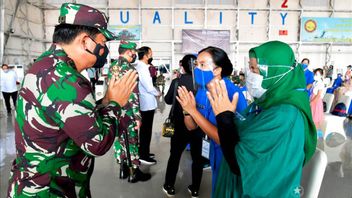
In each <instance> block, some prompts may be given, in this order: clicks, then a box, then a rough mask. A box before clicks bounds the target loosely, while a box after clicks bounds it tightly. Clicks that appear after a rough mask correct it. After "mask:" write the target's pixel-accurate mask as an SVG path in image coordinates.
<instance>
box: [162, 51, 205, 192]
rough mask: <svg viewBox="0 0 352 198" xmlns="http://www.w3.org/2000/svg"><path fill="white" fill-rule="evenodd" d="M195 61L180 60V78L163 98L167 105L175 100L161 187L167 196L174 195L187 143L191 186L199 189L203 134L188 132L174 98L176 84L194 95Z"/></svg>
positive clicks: (179, 106) (172, 83)
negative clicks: (190, 161) (169, 143)
mask: <svg viewBox="0 0 352 198" xmlns="http://www.w3.org/2000/svg"><path fill="white" fill-rule="evenodd" d="M196 60H197V57H196V56H194V55H186V56H184V57H183V59H182V60H181V62H182V64H181V67H180V69H181V73H182V74H181V76H180V78H176V79H174V80H173V81H172V82H171V85H170V88H169V91H168V92H167V94H166V96H165V102H166V103H167V104H169V105H171V104H172V102H173V100H175V107H174V111H173V118H172V121H173V123H174V125H175V133H174V135H173V136H172V137H171V149H170V157H169V161H168V163H167V168H166V174H165V183H164V185H163V191H164V192H165V193H166V195H168V196H173V195H175V186H174V185H175V181H176V175H177V171H178V168H179V164H180V159H181V155H182V153H183V151H184V150H185V148H186V146H187V144H188V143H190V145H191V156H192V184H191V186H192V187H193V188H194V189H199V187H200V183H201V181H202V174H203V161H202V156H201V152H202V137H203V132H202V131H201V130H199V129H196V130H192V131H190V130H188V129H187V127H186V125H185V122H184V115H183V111H182V107H181V105H180V103H179V102H178V101H177V100H176V98H174V93H175V91H177V87H176V82H177V85H178V86H185V87H186V88H187V90H190V91H192V92H193V93H195V88H194V87H193V78H192V70H193V68H192V66H193V65H194V62H195V61H196Z"/></svg>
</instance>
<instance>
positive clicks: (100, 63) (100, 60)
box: [86, 37, 109, 69]
mask: <svg viewBox="0 0 352 198" xmlns="http://www.w3.org/2000/svg"><path fill="white" fill-rule="evenodd" d="M89 38H90V39H92V38H91V37H89ZM92 41H93V42H94V43H95V44H96V45H95V48H94V51H93V52H91V51H89V50H88V49H86V51H87V52H88V53H90V54H92V55H94V56H95V57H96V58H97V60H96V61H95V63H94V65H93V66H92V67H93V68H96V69H100V68H102V67H103V66H104V64H105V63H106V61H107V60H106V57H107V56H108V54H109V48H108V47H107V46H106V45H105V46H102V45H101V44H99V43H97V42H95V40H94V39H92ZM101 49H104V53H103V54H102V55H99V52H100V50H101Z"/></svg>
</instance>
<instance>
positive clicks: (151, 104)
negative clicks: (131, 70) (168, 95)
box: [136, 61, 159, 111]
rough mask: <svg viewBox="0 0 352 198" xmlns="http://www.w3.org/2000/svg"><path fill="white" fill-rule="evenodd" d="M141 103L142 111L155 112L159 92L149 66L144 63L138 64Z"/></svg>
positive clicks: (139, 62)
mask: <svg viewBox="0 0 352 198" xmlns="http://www.w3.org/2000/svg"><path fill="white" fill-rule="evenodd" d="M136 70H137V72H138V78H139V83H138V88H139V103H140V110H141V111H150V110H154V109H156V107H157V101H156V98H155V97H156V96H158V95H159V92H158V91H157V90H156V89H155V87H154V86H153V79H152V77H151V76H150V73H149V66H148V65H147V64H145V63H144V62H142V61H138V62H137V66H136Z"/></svg>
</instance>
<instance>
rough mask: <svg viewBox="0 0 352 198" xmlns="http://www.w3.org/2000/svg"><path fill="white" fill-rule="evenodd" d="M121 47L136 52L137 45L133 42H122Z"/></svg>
mask: <svg viewBox="0 0 352 198" xmlns="http://www.w3.org/2000/svg"><path fill="white" fill-rule="evenodd" d="M120 47H121V48H124V49H132V50H136V47H137V44H136V43H134V42H131V41H124V40H122V41H121V42H120Z"/></svg>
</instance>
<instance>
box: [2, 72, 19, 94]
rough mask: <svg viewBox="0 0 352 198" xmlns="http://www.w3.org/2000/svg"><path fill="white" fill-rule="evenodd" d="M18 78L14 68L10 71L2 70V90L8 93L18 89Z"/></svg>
mask: <svg viewBox="0 0 352 198" xmlns="http://www.w3.org/2000/svg"><path fill="white" fill-rule="evenodd" d="M17 80H18V79H17V74H16V72H15V71H14V70H13V69H9V70H8V72H4V71H3V70H1V91H2V92H6V93H12V92H15V91H17V85H16V82H17Z"/></svg>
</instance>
